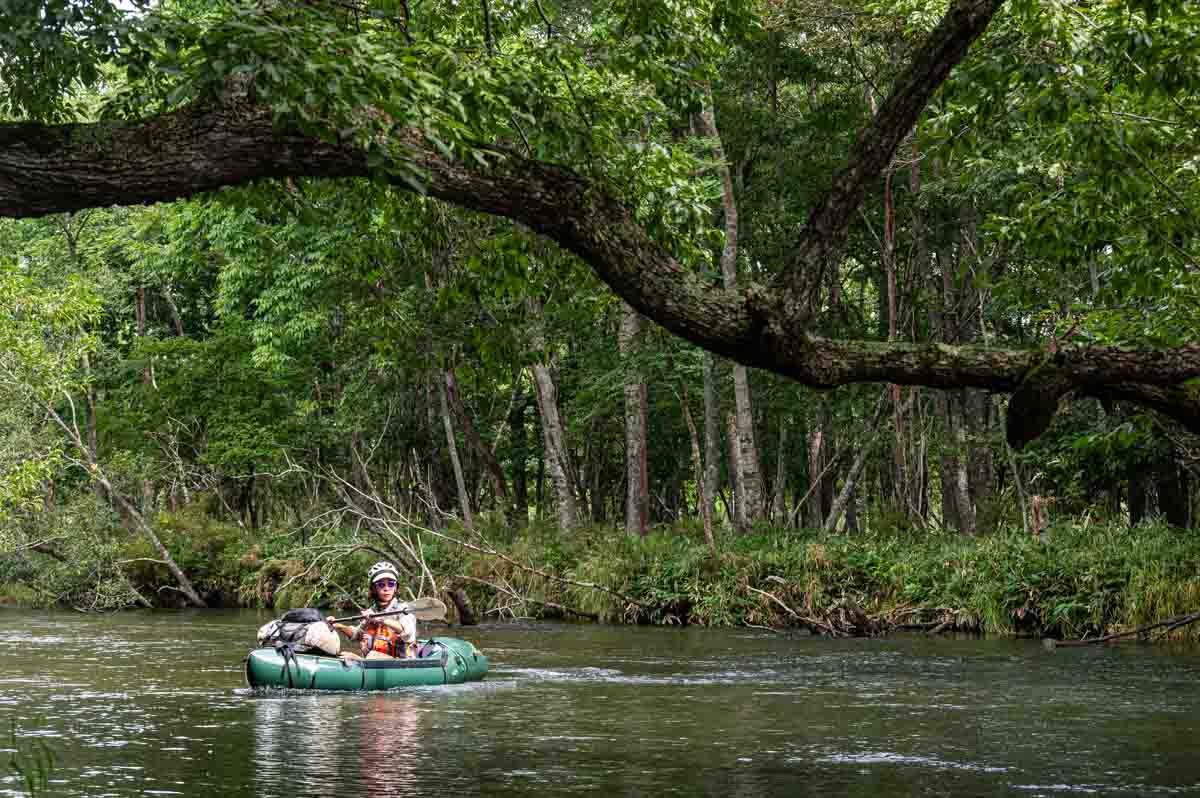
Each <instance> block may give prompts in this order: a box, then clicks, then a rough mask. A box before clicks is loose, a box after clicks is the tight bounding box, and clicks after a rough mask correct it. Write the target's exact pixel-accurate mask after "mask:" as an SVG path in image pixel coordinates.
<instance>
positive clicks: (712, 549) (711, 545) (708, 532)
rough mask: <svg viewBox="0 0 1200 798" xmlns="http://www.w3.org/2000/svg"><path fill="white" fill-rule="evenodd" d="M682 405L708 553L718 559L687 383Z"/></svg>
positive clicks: (697, 500) (708, 491)
mask: <svg viewBox="0 0 1200 798" xmlns="http://www.w3.org/2000/svg"><path fill="white" fill-rule="evenodd" d="M679 403H680V405H681V406H682V408H683V420H684V421H685V422H686V423H687V428H688V436H689V437H690V438H691V441H692V472H693V473H694V474H695V477H696V493H697V494H698V495H697V497H696V502H697V504H699V505H700V518H701V519H702V521H703V524H704V542H705V543H706V544H708V554H709V556H710V557H711V558H712V559H713V560H714V561H715V560H716V559H717V542H716V538H715V537H713V523H712V496H711V495H710V491H711V490H712V488H710V487H709V484H708V480H707V478H706V477H705V473H704V465H703V463H702V462H701V460H700V436H699V434H698V433H697V432H696V423H695V422H694V421H692V411H691V408H689V407H688V393H687V385H686V384H685V385H684V386H683V397H682V398H681V399H680V402H679Z"/></svg>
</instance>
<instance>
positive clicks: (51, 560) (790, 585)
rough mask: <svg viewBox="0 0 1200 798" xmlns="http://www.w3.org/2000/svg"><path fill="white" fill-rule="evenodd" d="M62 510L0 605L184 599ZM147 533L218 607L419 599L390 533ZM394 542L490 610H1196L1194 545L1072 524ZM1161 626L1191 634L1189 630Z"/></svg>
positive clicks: (196, 521)
mask: <svg viewBox="0 0 1200 798" xmlns="http://www.w3.org/2000/svg"><path fill="white" fill-rule="evenodd" d="M59 520H60V522H68V521H73V522H74V524H73V527H74V528H73V530H72V532H71V533H70V534H62V535H60V536H59V541H60V543H59V548H58V549H57V552H58V554H59V555H60V556H61V559H59V558H55V557H49V556H45V555H43V554H40V553H36V552H22V553H19V554H17V555H14V556H10V557H6V558H3V559H0V600H6V601H7V603H16V604H20V605H24V606H34V605H40V606H45V605H51V604H64V605H69V606H74V607H77V608H80V609H85V610H109V609H119V608H122V607H127V606H136V605H139V604H140V605H154V606H176V605H178V600H177V595H176V593H175V591H174V590H173V588H172V585H173V581H172V579H171V578H170V574H169V573H168V572H167V570H166V568H165V567H164V566H163V565H162V564H161V563H159V562H157V561H156V560H155V558H154V556H153V553H152V552H150V551H149V550H148V547H147V546H146V545H145V544H144V543H143V542H141V541H140V540H131V539H129V538H128V537H127V536H125V535H123V534H122V533H121V532H120V530H119V528H116V527H115V526H110V525H106V524H104V523H103V522H102V519H101V520H98V519H97V518H96V517H95V515H94V514H93V515H90V516H83V517H75V518H74V519H69V518H60V519H59ZM158 528H159V529H160V531H161V534H162V537H163V539H164V542H165V543H166V545H167V546H168V548H169V549H170V550H171V551H172V552H173V555H174V556H175V557H176V559H177V560H178V562H179V564H180V566H181V567H182V568H183V569H184V570H185V571H186V572H187V573H188V574H189V576H190V578H191V579H192V580H193V582H194V583H195V585H196V587H197V589H198V590H199V591H200V592H201V593H202V594H203V595H204V596H205V599H206V601H208V602H209V603H210V604H212V605H214V606H218V605H219V606H269V607H275V608H278V609H283V608H286V607H292V606H311V605H333V604H339V603H340V604H343V605H345V604H349V603H351V602H350V601H349V599H348V598H347V596H348V595H352V596H353V597H354V598H357V599H358V600H362V596H361V595H359V593H361V592H362V590H361V587H362V586H361V584H360V582H361V580H362V574H363V573H365V571H366V568H367V566H368V565H369V564H370V563H371V562H374V561H375V560H377V559H380V558H381V557H382V556H387V557H389V558H391V559H394V560H396V561H397V562H398V563H399V564H401V565H405V564H407V566H408V567H409V569H410V574H409V580H408V581H409V584H408V587H409V589H410V590H412V591H413V592H416V593H428V592H429V588H428V581H427V580H426V581H422V578H421V577H420V571H421V568H420V566H419V564H418V563H416V562H414V561H413V560H412V559H411V557H409V556H408V555H406V554H405V553H404V551H403V549H402V547H399V546H396V545H393V544H394V543H395V542H396V539H389V538H387V537H386V536H377V537H370V536H366V537H364V536H363V533H362V531H361V530H359V531H358V532H357V533H356V532H355V531H354V530H350V529H343V528H327V529H325V530H322V531H320V532H313V531H311V530H310V531H304V532H301V531H294V530H289V531H286V532H279V531H272V530H260V531H258V532H250V531H247V530H243V529H239V528H237V527H234V526H229V525H226V524H222V523H218V522H216V521H214V520H213V519H211V518H209V517H207V516H205V515H204V514H202V513H200V512H198V511H196V510H194V509H192V510H187V511H184V512H182V513H178V514H162V515H161V516H160V517H159V519H158ZM405 534H406V535H407V536H408V539H409V540H413V541H417V542H418V543H419V546H418V548H417V551H419V554H420V556H421V557H423V559H424V562H425V568H426V569H427V570H428V572H429V573H430V574H432V575H433V577H434V578H435V579H436V581H437V582H438V585H439V591H441V590H444V589H445V588H446V587H461V588H462V589H463V590H464V591H465V592H466V594H467V596H468V597H469V599H470V601H471V604H472V605H473V607H474V608H475V610H476V612H477V613H479V614H481V615H484V616H485V617H489V618H514V617H531V618H541V617H579V618H592V619H595V620H599V621H604V622H613V623H652V624H697V625H704V626H744V625H749V626H764V627H771V628H778V629H783V628H797V627H799V628H808V629H810V630H812V631H814V632H817V633H821V634H835V635H869V634H882V633H887V632H890V631H894V630H902V629H924V630H945V631H951V630H953V631H971V632H979V633H983V634H987V635H1030V636H1048V637H1056V638H1083V637H1096V636H1100V635H1103V634H1107V633H1112V632H1115V631H1124V630H1127V629H1131V628H1134V627H1137V626H1141V625H1144V624H1148V623H1152V622H1155V621H1159V620H1163V619H1165V618H1168V617H1171V616H1175V615H1181V614H1184V613H1188V612H1195V611H1197V610H1200V540H1198V539H1197V538H1196V536H1194V535H1191V534H1189V533H1187V532H1183V531H1180V530H1177V529H1173V528H1170V527H1166V526H1162V525H1143V526H1139V527H1136V528H1133V529H1130V528H1127V527H1124V526H1103V525H1095V524H1082V523H1081V524H1070V523H1068V524H1063V525H1060V526H1057V527H1053V528H1051V529H1050V530H1048V534H1046V535H1045V537H1044V538H1043V539H1042V540H1037V539H1034V538H1031V537H1028V536H1026V535H1024V534H1022V533H1021V532H1020V530H1004V531H999V532H995V533H993V534H991V535H988V536H985V537H981V538H964V537H961V536H959V535H955V534H950V533H941V532H927V531H891V532H887V533H876V534H864V535H859V536H855V537H842V536H836V535H824V534H821V533H819V532H806V531H799V532H798V531H795V530H779V529H770V528H762V529H760V530H758V531H757V532H756V533H755V534H753V535H748V536H736V535H733V534H731V533H726V534H725V535H724V536H723V537H722V538H721V539H720V540H719V541H718V544H719V549H720V551H721V554H720V557H719V558H718V560H716V561H713V560H712V559H711V558H710V557H709V556H708V551H707V549H706V548H705V546H704V542H703V537H702V534H701V532H700V529H699V528H698V526H697V525H687V524H684V525H678V526H674V527H670V528H665V527H664V528H659V529H657V530H656V531H655V533H654V534H652V535H650V536H649V537H647V538H636V537H632V536H629V535H626V534H625V533H624V532H623V531H622V530H620V529H614V528H608V527H585V528H581V529H579V530H576V531H573V532H569V533H564V532H562V531H561V530H558V529H556V528H551V527H543V526H532V527H530V528H528V529H526V530H522V531H521V532H520V533H519V534H514V533H513V531H512V530H510V529H509V528H507V527H505V526H503V525H499V524H496V525H493V526H490V527H488V526H487V525H486V523H485V524H484V526H483V527H482V528H481V535H480V537H476V538H472V540H474V541H475V542H476V544H477V545H478V544H479V543H480V541H487V545H491V546H493V547H495V549H496V550H497V551H498V552H499V555H492V554H483V553H480V552H478V551H472V550H469V549H467V548H465V547H462V546H458V545H455V544H453V543H451V542H448V541H447V540H445V539H440V538H436V537H433V536H430V535H428V534H423V535H418V533H416V532H412V531H409V532H407V533H405ZM447 534H449V535H452V536H463V535H464V534H465V533H464V531H463V530H461V529H458V530H455V529H452V530H449V531H448V533H447ZM444 597H445V596H444V595H443V598H444ZM1172 636H1173V637H1174V638H1189V639H1198V638H1200V624H1193V625H1191V626H1187V627H1183V628H1180V629H1178V630H1175V631H1173V632H1172Z"/></svg>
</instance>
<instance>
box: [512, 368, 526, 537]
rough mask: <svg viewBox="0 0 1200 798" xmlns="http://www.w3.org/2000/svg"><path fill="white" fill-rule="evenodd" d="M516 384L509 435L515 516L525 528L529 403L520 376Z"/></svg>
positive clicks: (518, 523) (519, 525) (521, 526)
mask: <svg viewBox="0 0 1200 798" xmlns="http://www.w3.org/2000/svg"><path fill="white" fill-rule="evenodd" d="M514 383H515V384H514V386H513V392H514V400H513V402H512V409H510V410H509V414H508V434H509V437H510V440H511V441H512V468H513V472H512V486H513V516H514V520H515V521H516V525H517V527H519V528H524V527H525V526H526V525H527V524H528V523H529V480H528V478H527V476H526V472H525V463H526V460H527V459H528V457H529V450H528V446H529V443H528V441H529V436H528V434H527V431H526V429H525V409H526V407H527V406H528V403H527V402H526V400H525V396H524V394H522V393H521V387H520V375H519V374H518V375H517V378H516V379H515V381H514Z"/></svg>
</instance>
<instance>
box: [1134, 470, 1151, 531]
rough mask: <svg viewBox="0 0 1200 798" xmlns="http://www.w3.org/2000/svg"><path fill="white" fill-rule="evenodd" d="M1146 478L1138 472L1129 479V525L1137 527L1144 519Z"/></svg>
mask: <svg viewBox="0 0 1200 798" xmlns="http://www.w3.org/2000/svg"><path fill="white" fill-rule="evenodd" d="M1146 499H1147V497H1146V476H1145V474H1144V473H1143V472H1142V471H1141V470H1138V471H1136V472H1134V473H1133V474H1131V475H1130V477H1129V525H1130V526H1131V527H1132V526H1137V525H1138V524H1140V523H1141V522H1142V520H1143V519H1144V518H1145V517H1146V506H1147V504H1148V502H1147V500H1146Z"/></svg>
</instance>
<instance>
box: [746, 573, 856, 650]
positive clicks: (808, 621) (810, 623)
mask: <svg viewBox="0 0 1200 798" xmlns="http://www.w3.org/2000/svg"><path fill="white" fill-rule="evenodd" d="M746 589H747V590H749V591H751V592H754V593H758V594H760V595H763V596H766V597H767V598H769V599H771V601H774V602H775V603H776V604H778V605H779V606H780V607H783V608H784V609H785V610H787V612H788V614H789V615H791V616H792V617H793V618H795V619H796V620H797V621H799V622H800V623H802V624H804V625H805V626H807V627H809V628H810V629H811V628H812V627H814V626H815V627H816V628H818V629H821V630H823V631H825V632H826V633H828V634H829V636H830V637H845V635H844V634H843V633H842V632H839V631H838V630H837V629H834V628H833V627H832V626H831V625H829V624H826V623H822V622H821V621H818V620H817V619H816V618H807V617H805V616H803V615H801V614H800V613H798V612H796V611H795V610H794V609H792V608H791V607H789V606H788V605H786V604H784V603H783V601H782V600H781V599H780V598H779V597H778V596H776V595H775V594H774V593H768V592H767V591H765V590H759V589H758V588H756V587H750V586H749V585H747V586H746Z"/></svg>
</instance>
